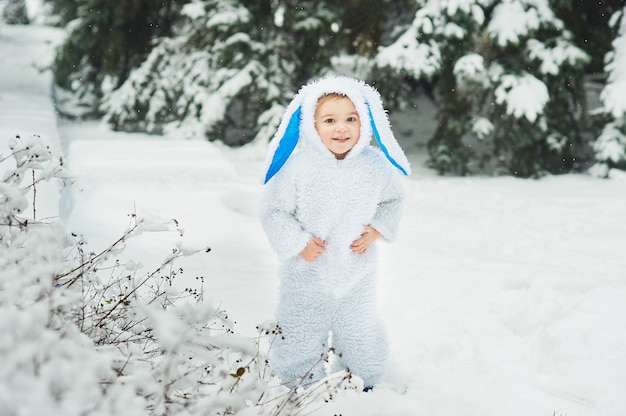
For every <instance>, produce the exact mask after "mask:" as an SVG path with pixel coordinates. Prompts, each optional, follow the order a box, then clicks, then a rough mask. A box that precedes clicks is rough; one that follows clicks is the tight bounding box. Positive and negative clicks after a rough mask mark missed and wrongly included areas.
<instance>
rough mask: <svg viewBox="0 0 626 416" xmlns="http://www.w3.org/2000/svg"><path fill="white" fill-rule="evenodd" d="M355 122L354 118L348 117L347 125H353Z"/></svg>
mask: <svg viewBox="0 0 626 416" xmlns="http://www.w3.org/2000/svg"><path fill="white" fill-rule="evenodd" d="M356 121H357V119H356V117H348V122H349V123H354V122H356Z"/></svg>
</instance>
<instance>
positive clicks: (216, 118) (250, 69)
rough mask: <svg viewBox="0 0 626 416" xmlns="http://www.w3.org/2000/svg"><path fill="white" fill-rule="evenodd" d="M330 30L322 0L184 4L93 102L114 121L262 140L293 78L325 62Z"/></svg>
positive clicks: (303, 77) (227, 139)
mask: <svg viewBox="0 0 626 416" xmlns="http://www.w3.org/2000/svg"><path fill="white" fill-rule="evenodd" d="M291 3H294V4H293V5H292V4H291ZM339 29H340V20H339V17H338V14H337V11H336V10H335V9H334V8H332V7H330V6H329V5H328V4H326V3H325V2H318V1H299V2H290V1H287V2H272V1H251V0H248V1H243V0H204V1H196V2H193V3H190V4H188V5H186V6H185V7H184V8H183V11H182V16H181V20H179V21H178V22H177V24H176V28H175V31H174V36H172V37H169V38H165V37H164V38H161V39H158V40H157V41H156V42H155V46H154V47H153V49H152V51H151V53H150V54H149V56H148V57H147V59H146V60H145V61H144V62H143V63H142V64H141V65H140V66H139V67H138V68H137V69H136V70H135V71H133V72H132V74H131V75H130V77H129V78H128V79H127V80H126V81H125V82H124V84H123V85H121V86H120V87H119V88H117V89H115V90H114V91H112V92H111V93H110V94H109V95H108V96H107V97H106V98H105V100H104V103H103V105H102V106H101V109H102V111H103V112H104V113H105V117H106V120H107V121H108V122H109V123H111V124H112V126H113V127H114V128H116V129H123V130H140V131H148V132H153V133H163V132H165V133H167V132H168V131H170V130H171V129H176V131H177V134H180V133H181V132H183V134H184V135H186V136H187V137H201V138H208V139H209V140H221V141H223V142H224V143H226V144H228V145H232V146H238V145H242V144H245V143H248V142H250V141H252V140H253V139H254V138H258V139H260V140H267V139H268V138H269V137H271V136H272V135H273V132H274V129H275V128H276V126H277V125H278V122H279V120H280V117H281V115H282V111H283V109H284V107H283V105H284V104H285V103H286V102H287V101H288V99H289V97H291V96H293V94H294V93H295V91H296V90H297V88H298V85H299V84H301V83H302V82H305V81H308V80H309V79H310V78H311V77H312V76H314V75H316V74H319V73H323V72H324V71H325V70H326V68H328V67H329V66H330V59H331V57H332V56H333V55H334V54H335V53H336V50H337V48H338V46H337V42H336V40H335V39H334V37H335V35H336V34H337V33H338V32H339Z"/></svg>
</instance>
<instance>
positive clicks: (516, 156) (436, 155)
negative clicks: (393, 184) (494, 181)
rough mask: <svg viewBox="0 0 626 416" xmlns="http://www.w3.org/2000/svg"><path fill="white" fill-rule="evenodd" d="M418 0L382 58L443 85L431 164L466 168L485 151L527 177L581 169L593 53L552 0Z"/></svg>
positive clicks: (398, 68) (438, 93) (436, 89)
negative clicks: (578, 42) (575, 39)
mask: <svg viewBox="0 0 626 416" xmlns="http://www.w3.org/2000/svg"><path fill="white" fill-rule="evenodd" d="M418 4H419V6H420V7H419V10H418V11H417V13H416V15H415V19H414V20H413V22H412V24H411V26H410V27H409V28H408V29H407V30H406V31H405V32H404V33H402V34H401V35H400V36H399V37H398V39H397V40H396V41H395V42H394V43H392V44H391V45H389V46H387V47H384V48H382V49H381V51H380V54H379V56H378V59H377V62H378V65H379V66H381V67H391V68H393V69H394V70H396V71H398V72H400V73H402V74H404V75H408V76H410V77H412V78H414V79H415V80H430V81H431V82H432V83H433V85H434V95H435V100H436V103H437V105H438V122H439V123H438V128H437V130H436V131H435V133H434V136H433V137H432V138H431V139H430V141H429V153H430V163H431V165H432V166H433V167H434V168H436V169H437V170H439V171H440V172H441V173H445V172H458V173H466V172H468V171H470V170H471V168H472V167H473V166H472V160H473V159H474V158H475V157H476V156H482V158H481V159H482V161H483V162H484V161H486V159H487V158H488V157H489V156H491V155H493V157H494V159H495V162H496V165H497V167H498V168H499V169H500V170H503V171H505V172H508V173H511V174H514V175H520V176H524V177H527V176H535V175H539V174H542V173H543V172H545V171H549V172H565V171H568V170H571V169H573V168H575V167H576V166H577V165H576V163H577V162H576V155H577V153H578V152H580V151H581V143H580V141H581V134H580V127H579V117H580V113H581V105H582V104H581V103H582V102H583V101H584V95H583V90H582V87H583V83H582V75H583V72H582V71H583V67H584V65H585V63H586V62H587V60H588V57H587V55H586V54H585V53H584V52H583V51H582V50H581V49H580V48H578V47H576V46H575V45H574V44H573V43H572V41H571V34H570V33H569V32H568V31H567V30H565V28H564V25H563V23H562V21H561V20H559V19H558V18H557V17H556V16H555V14H554V13H553V11H552V10H551V8H550V3H549V2H548V1H547V0H516V1H513V0H424V1H421V0H420V1H418ZM478 148H482V149H483V150H482V151H479V150H478Z"/></svg>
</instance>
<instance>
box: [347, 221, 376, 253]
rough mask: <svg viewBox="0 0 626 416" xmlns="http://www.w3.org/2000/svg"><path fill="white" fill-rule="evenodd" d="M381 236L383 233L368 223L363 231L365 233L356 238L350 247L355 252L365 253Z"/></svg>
mask: <svg viewBox="0 0 626 416" xmlns="http://www.w3.org/2000/svg"><path fill="white" fill-rule="evenodd" d="M380 236H381V234H380V233H379V232H378V230H377V229H375V228H372V227H370V226H369V225H366V226H365V230H364V231H363V234H361V238H359V239H358V240H355V241H354V242H353V243H352V244H351V245H350V248H351V249H352V251H353V252H355V253H358V254H363V253H365V252H366V251H367V249H368V248H369V246H371V245H372V243H373V242H374V241H376V240H377V239H378V238H379V237H380Z"/></svg>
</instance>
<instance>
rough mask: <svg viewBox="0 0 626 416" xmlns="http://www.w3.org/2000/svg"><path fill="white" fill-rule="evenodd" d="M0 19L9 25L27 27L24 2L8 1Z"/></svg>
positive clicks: (19, 0) (27, 20)
mask: <svg viewBox="0 0 626 416" xmlns="http://www.w3.org/2000/svg"><path fill="white" fill-rule="evenodd" d="M2 18H3V19H4V21H5V22H6V23H7V24H10V25H27V24H28V23H30V19H29V18H28V10H27V8H26V3H25V2H24V0H8V1H7V4H5V5H4V9H3V10H2Z"/></svg>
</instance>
